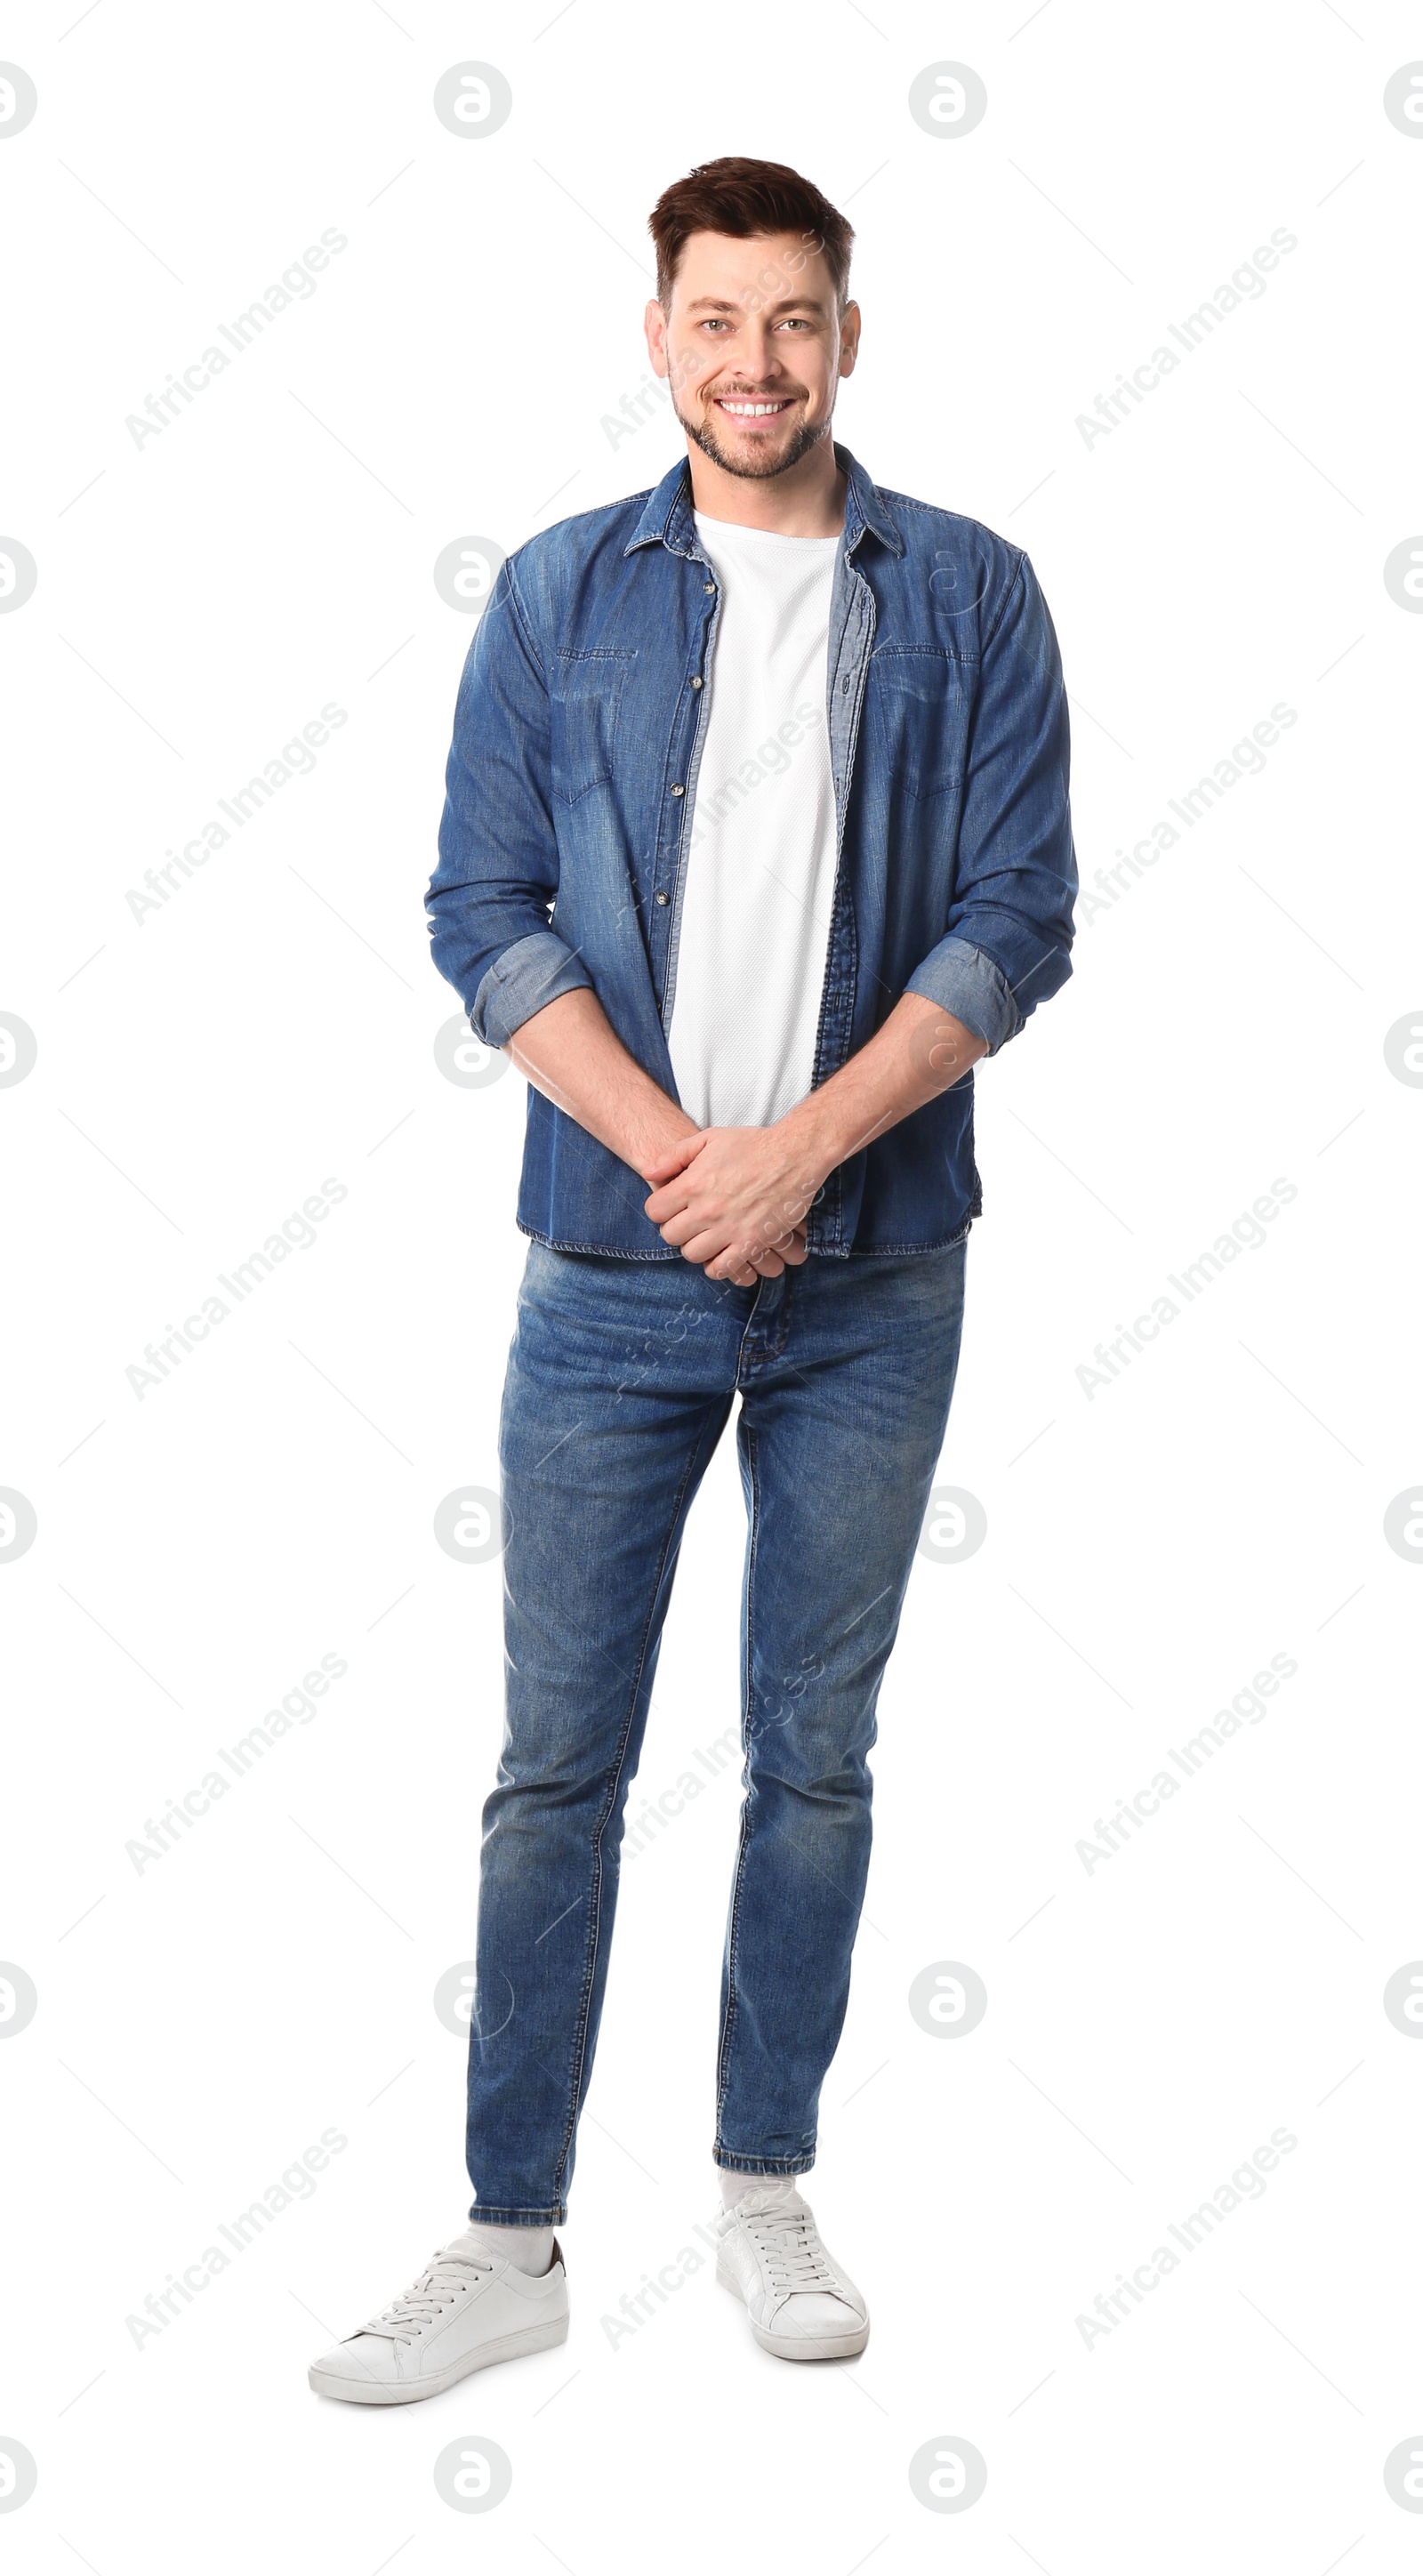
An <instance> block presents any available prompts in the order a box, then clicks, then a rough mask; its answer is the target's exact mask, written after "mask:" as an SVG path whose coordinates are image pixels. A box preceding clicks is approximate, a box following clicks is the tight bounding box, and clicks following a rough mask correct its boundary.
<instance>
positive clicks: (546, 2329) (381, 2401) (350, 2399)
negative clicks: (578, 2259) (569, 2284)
mask: <svg viewBox="0 0 1423 2576" xmlns="http://www.w3.org/2000/svg"><path fill="white" fill-rule="evenodd" d="M567 2340H568V2316H567V2312H566V2311H565V2313H564V2315H562V2316H561V2317H552V2318H550V2319H549V2320H548V2322H547V2323H546V2324H544V2325H537V2326H521V2327H520V2328H519V2330H518V2332H517V2333H516V2334H507V2335H498V2336H496V2338H495V2339H494V2341H493V2342H492V2343H486V2344H481V2345H480V2347H479V2349H478V2351H476V2352H471V2353H467V2354H466V2356H465V2358H464V2359H463V2361H458V2362H452V2363H451V2364H450V2367H449V2368H448V2370H441V2371H438V2372H437V2373H435V2374H434V2376H432V2377H431V2378H429V2379H417V2380H391V2381H385V2380H380V2379H338V2378H337V2377H336V2376H335V2374H334V2373H333V2372H331V2371H329V2370H318V2369H317V2368H316V2366H315V2364H314V2363H313V2365H312V2367H311V2369H310V2370H309V2371H308V2372H307V2374H306V2378H307V2385H308V2387H310V2388H313V2389H314V2390H315V2392H316V2394H317V2396H318V2397H343V2398H345V2400H346V2401H347V2403H348V2404H349V2405H354V2406H411V2405H413V2404H414V2403H415V2402H416V2400H417V2399H418V2398H421V2397H439V2396H440V2395H441V2394H442V2393H443V2391H444V2390H445V2389H447V2388H453V2387H455V2386H456V2385H457V2383H458V2382H459V2381H460V2380H461V2379H468V2378H469V2376H470V2373H471V2372H472V2371H475V2370H488V2369H489V2368H490V2367H491V2365H492V2364H493V2363H494V2362H496V2361H518V2360H519V2359H520V2358H521V2357H522V2355H523V2354H524V2353H526V2352H549V2351H551V2350H552V2348H553V2346H554V2345H555V2344H560V2343H566V2342H567Z"/></svg>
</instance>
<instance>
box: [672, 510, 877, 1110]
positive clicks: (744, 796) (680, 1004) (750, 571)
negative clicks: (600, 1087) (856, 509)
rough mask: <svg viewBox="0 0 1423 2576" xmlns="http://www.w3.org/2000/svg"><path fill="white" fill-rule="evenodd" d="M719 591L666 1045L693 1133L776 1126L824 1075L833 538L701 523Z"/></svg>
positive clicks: (831, 812)
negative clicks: (819, 1065) (818, 1050)
mask: <svg viewBox="0 0 1423 2576" xmlns="http://www.w3.org/2000/svg"><path fill="white" fill-rule="evenodd" d="M696 522H697V534H698V536H699V538H700V539H701V542H702V545H703V547H704V548H705V551H706V553H707V554H708V555H709V557H710V558H711V562H712V565H713V568H714V570H715V572H716V574H717V577H718V582H719V586H720V589H721V617H720V623H719V625H718V628H717V638H716V649H715V655H714V660H713V667H712V671H711V674H710V688H711V703H710V706H709V708H708V710H707V719H706V734H705V738H704V740H703V744H702V758H701V766H700V768H699V770H698V773H697V792H696V799H695V810H694V812H693V814H692V817H691V823H690V840H689V845H688V856H687V866H686V878H685V882H684V884H683V889H682V910H681V919H680V924H679V933H678V943H677V966H676V986H675V990H674V993H673V1000H672V1025H671V1028H670V1030H669V1033H668V1046H669V1049H670V1052H671V1057H672V1070H673V1072H674V1074H675V1075H676V1079H677V1090H678V1094H679V1096H680V1098H681V1102H682V1106H683V1108H684V1109H685V1110H686V1111H687V1113H688V1115H689V1116H690V1117H693V1118H695V1119H696V1120H697V1122H698V1124H699V1125H700V1126H708V1127H711V1126H715V1127H769V1126H770V1125H771V1124H772V1122H773V1120H775V1119H777V1118H781V1117H784V1115H785V1113H786V1111H787V1110H788V1109H793V1108H794V1107H795V1105H796V1103H797V1101H800V1100H804V1098H805V1097H806V1094H807V1093H808V1091H809V1090H810V1087H811V1075H812V1073H813V1072H814V1069H815V1037H816V1031H817V1029H818V1027H819V1024H820V1004H821V996H822V993H823V991H824V985H825V959H826V950H827V947H828V943H829V938H830V912H831V904H832V901H833V898H834V891H835V788H834V781H833V778H832V776H831V769H830V729H829V724H828V721H827V718H826V712H825V685H826V659H827V654H828V650H829V639H830V595H831V591H832V588H833V586H834V577H835V556H836V552H837V549H838V547H839V544H840V540H839V538H838V537H783V536H776V535H772V534H769V533H768V532H767V531H765V530H764V529H761V528H742V527H736V526H733V525H732V524H731V523H730V522H728V521H727V520H725V519H708V518H706V517H705V516H704V515H703V513H702V512H701V511H700V510H699V511H698V512H697V513H696Z"/></svg>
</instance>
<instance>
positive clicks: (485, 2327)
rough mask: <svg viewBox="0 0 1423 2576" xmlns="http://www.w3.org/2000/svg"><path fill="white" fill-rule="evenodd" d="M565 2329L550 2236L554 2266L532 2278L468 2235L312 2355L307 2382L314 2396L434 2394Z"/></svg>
mask: <svg viewBox="0 0 1423 2576" xmlns="http://www.w3.org/2000/svg"><path fill="white" fill-rule="evenodd" d="M567 2333H568V2276H567V2274H566V2273H565V2271H564V2268H563V2255H562V2253H561V2252H560V2250H559V2245H558V2241H557V2238H555V2240H554V2248H553V2261H552V2263H551V2264H550V2266H549V2268H548V2270H547V2271H546V2272H544V2273H542V2274H541V2275H540V2276H539V2277H538V2278H536V2279H535V2278H531V2277H530V2275H529V2274H528V2273H527V2272H520V2271H519V2270H518V2269H517V2268H516V2266H515V2265H514V2264H512V2263H511V2262H510V2261H509V2259H508V2256H507V2255H503V2256H501V2255H497V2254H488V2253H486V2252H485V2251H484V2249H483V2248H482V2247H481V2246H478V2245H476V2243H475V2241H474V2238H473V2235H472V2234H469V2233H466V2234H465V2235H464V2236H457V2237H456V2238H455V2239H454V2242H453V2244H450V2245H447V2246H446V2247H445V2249H444V2252H443V2253H442V2254H436V2255H433V2256H432V2258H431V2260H430V2262H429V2263H428V2264H427V2265H426V2267H425V2270H424V2271H423V2272H422V2273H421V2275H420V2278H419V2280H418V2281H414V2282H412V2284H411V2286H410V2288H409V2289H408V2290H405V2291H403V2292H402V2293H401V2296H400V2297H399V2298H398V2299H396V2300H395V2301H394V2302H393V2303H392V2305H391V2306H390V2307H388V2308H385V2309H383V2310H382V2312H381V2314H380V2315H379V2316H378V2317H372V2319H371V2321H370V2323H369V2325H366V2326H363V2327H362V2328H361V2331H360V2333H359V2334H353V2335H348V2336H347V2338H346V2341H345V2342H344V2343H338V2344H337V2346H336V2349H335V2351H334V2352H326V2353H323V2354H322V2356H321V2359H320V2360H319V2361H314V2362H313V2363H312V2365H311V2368H310V2370H309V2371H308V2372H307V2378H308V2380H309V2382H310V2384H311V2386H312V2387H313V2388H314V2389H315V2391H316V2394H317V2396H318V2397H345V2398H349V2399H351V2400H352V2401H353V2403H354V2404H356V2405H358V2406H404V2405H408V2404H409V2402H410V2401H411V2399H412V2398H416V2397H438V2396H439V2394H440V2391H441V2390H442V2389H444V2388H453V2386H454V2384H455V2382H456V2380H458V2379H464V2378H466V2377H467V2376H468V2374H469V2373H470V2371H472V2370H485V2369H487V2368H488V2366H489V2364H490V2363H491V2362H493V2361H514V2360H517V2358H518V2356H519V2355H520V2354H521V2353H525V2352H547V2350H548V2348H549V2346H550V2345H551V2344H556V2343H562V2342H563V2341H564V2340H565V2338H566V2336H567Z"/></svg>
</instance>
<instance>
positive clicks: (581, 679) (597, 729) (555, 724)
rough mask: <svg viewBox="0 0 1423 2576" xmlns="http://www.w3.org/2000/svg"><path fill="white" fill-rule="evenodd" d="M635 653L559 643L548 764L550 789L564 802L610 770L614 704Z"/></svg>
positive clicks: (598, 781)
mask: <svg viewBox="0 0 1423 2576" xmlns="http://www.w3.org/2000/svg"><path fill="white" fill-rule="evenodd" d="M636 660H637V655H636V653H635V652H634V651H633V650H632V648H631V647H630V646H626V645H613V644H598V645H592V646H589V647H588V648H587V649H586V650H579V649H578V648H576V647H575V646H572V645H568V646H562V647H560V649H559V652H558V656H557V661H556V664H555V668H554V671H553V673H552V675H551V676H552V686H551V689H550V694H549V735H550V739H549V767H550V771H551V775H552V781H553V792H554V794H555V796H556V797H557V798H558V799H559V801H560V802H561V803H562V804H564V805H576V804H577V803H578V801H579V799H580V797H583V796H586V795H587V794H588V793H589V790H590V789H591V788H594V787H598V786H600V785H602V784H603V782H604V781H605V780H607V779H609V778H611V776H612V774H613V752H614V745H615V743H616V740H617V725H618V702H619V700H620V698H621V696H622V693H623V684H624V682H625V681H626V679H627V677H628V674H629V672H630V670H631V668H632V665H633V663H634V662H635V661H636Z"/></svg>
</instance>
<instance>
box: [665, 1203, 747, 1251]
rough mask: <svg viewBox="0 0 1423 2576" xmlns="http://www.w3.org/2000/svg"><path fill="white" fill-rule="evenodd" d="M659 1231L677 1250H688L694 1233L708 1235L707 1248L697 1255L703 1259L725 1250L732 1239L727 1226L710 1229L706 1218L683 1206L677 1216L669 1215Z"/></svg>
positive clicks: (666, 1241)
mask: <svg viewBox="0 0 1423 2576" xmlns="http://www.w3.org/2000/svg"><path fill="white" fill-rule="evenodd" d="M657 1231H658V1233H659V1234H660V1235H661V1237H662V1240H663V1242H664V1243H670V1244H671V1245H672V1247H673V1249H674V1251H677V1252H683V1251H685V1250H686V1247H687V1245H688V1243H689V1242H690V1241H691V1239H692V1237H693V1235H706V1237H707V1250H706V1251H705V1252H704V1253H698V1254H697V1255H696V1256H695V1258H696V1259H698V1260H701V1261H705V1260H708V1259H710V1256H711V1254H712V1253H713V1252H725V1250H726V1247H727V1245H728V1243H729V1242H730V1240H731V1236H730V1232H729V1230H728V1229H727V1228H726V1227H725V1226H723V1227H722V1228H721V1229H720V1231H719V1232H718V1231H714V1230H710V1229H709V1228H708V1225H707V1221H706V1218H705V1217H701V1216H693V1215H692V1213H691V1211H690V1209H688V1208H683V1209H682V1211H681V1213H680V1214H679V1215H677V1216H671V1217H669V1218H668V1220H667V1222H666V1224H665V1225H661V1226H659V1227H658V1229H657Z"/></svg>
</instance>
